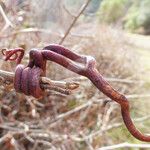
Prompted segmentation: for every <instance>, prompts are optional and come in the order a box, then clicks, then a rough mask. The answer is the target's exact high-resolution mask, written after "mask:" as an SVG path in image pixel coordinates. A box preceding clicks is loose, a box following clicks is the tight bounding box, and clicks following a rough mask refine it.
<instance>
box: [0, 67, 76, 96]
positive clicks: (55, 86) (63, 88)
mask: <svg viewBox="0 0 150 150" xmlns="http://www.w3.org/2000/svg"><path fill="white" fill-rule="evenodd" d="M0 79H1V82H2V83H5V84H12V83H13V80H14V73H12V72H8V71H3V70H0ZM41 87H42V88H44V89H45V90H54V91H57V92H60V93H62V94H66V95H68V94H70V93H71V91H72V90H74V89H76V88H78V87H79V83H78V82H75V81H70V82H67V81H66V82H65V81H54V80H51V79H49V78H46V77H41Z"/></svg>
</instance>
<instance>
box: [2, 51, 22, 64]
mask: <svg viewBox="0 0 150 150" xmlns="http://www.w3.org/2000/svg"><path fill="white" fill-rule="evenodd" d="M1 51H2V54H3V55H4V56H5V61H7V60H10V61H15V60H16V62H17V64H19V63H20V62H21V60H22V58H23V56H24V49H22V48H15V49H2V50H1Z"/></svg>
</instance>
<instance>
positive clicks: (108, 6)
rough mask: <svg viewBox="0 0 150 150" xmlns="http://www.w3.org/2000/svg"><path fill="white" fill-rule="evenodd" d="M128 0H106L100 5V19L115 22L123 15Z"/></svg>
mask: <svg viewBox="0 0 150 150" xmlns="http://www.w3.org/2000/svg"><path fill="white" fill-rule="evenodd" d="M127 2H128V0H104V1H103V2H102V3H101V6H100V20H102V21H104V22H107V23H113V22H116V21H117V20H118V19H119V18H120V17H122V16H123V14H124V11H123V10H125V7H126V4H127Z"/></svg>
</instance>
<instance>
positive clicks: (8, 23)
mask: <svg viewBox="0 0 150 150" xmlns="http://www.w3.org/2000/svg"><path fill="white" fill-rule="evenodd" d="M0 13H1V15H2V17H3V18H4V20H5V26H4V27H3V29H2V30H1V32H3V31H5V30H6V29H7V28H8V27H9V26H11V27H13V24H12V23H11V22H10V20H9V19H8V17H7V16H6V14H5V12H4V10H3V8H2V6H1V5H0Z"/></svg>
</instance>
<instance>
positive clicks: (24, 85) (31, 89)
mask: <svg viewBox="0 0 150 150" xmlns="http://www.w3.org/2000/svg"><path fill="white" fill-rule="evenodd" d="M18 51H19V52H21V54H20V55H17V56H15V57H14V58H15V59H12V58H11V56H12V55H14V54H16V53H18ZM2 53H3V54H4V55H5V56H6V58H5V60H17V63H20V62H21V59H22V57H23V55H24V51H22V49H13V50H6V52H5V51H3V52H2ZM29 56H30V58H29V64H28V65H27V67H24V66H23V65H18V66H17V69H16V72H15V80H14V87H15V89H16V91H17V92H22V93H24V94H26V95H32V96H34V97H36V98H39V97H41V95H43V93H44V90H43V89H42V88H41V87H40V81H39V80H40V76H45V73H46V61H47V60H50V61H53V62H55V63H57V64H59V65H61V66H63V67H65V68H66V69H68V70H70V71H73V72H75V73H77V74H79V75H82V76H85V77H87V78H88V79H89V80H91V82H92V83H93V84H94V85H95V86H96V87H97V88H98V89H99V91H101V92H103V93H104V94H105V95H106V96H108V97H109V98H111V99H112V100H114V101H116V102H117V103H118V104H119V105H120V107H121V113H122V118H123V120H124V123H125V125H126V127H127V129H128V130H129V132H130V133H131V134H132V135H133V136H134V137H135V138H137V139H139V140H141V141H146V142H150V136H147V135H143V134H142V133H141V132H140V131H139V130H138V129H136V127H135V125H134V123H133V122H132V120H131V117H130V110H129V109H130V105H129V101H128V99H127V98H126V97H125V96H124V95H123V94H121V93H119V92H118V91H116V90H115V89H114V88H113V87H112V86H111V85H110V84H109V83H108V82H107V81H106V80H105V79H104V78H103V76H102V75H101V74H100V73H99V72H98V70H97V69H96V61H95V59H94V58H93V57H91V56H83V55H79V54H76V53H74V52H72V51H70V50H69V49H67V48H65V47H63V46H61V45H56V44H51V45H49V46H46V47H44V48H43V50H37V49H34V50H31V51H30V53H29ZM16 57H17V58H16Z"/></svg>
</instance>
